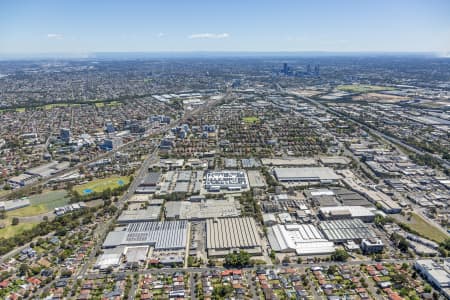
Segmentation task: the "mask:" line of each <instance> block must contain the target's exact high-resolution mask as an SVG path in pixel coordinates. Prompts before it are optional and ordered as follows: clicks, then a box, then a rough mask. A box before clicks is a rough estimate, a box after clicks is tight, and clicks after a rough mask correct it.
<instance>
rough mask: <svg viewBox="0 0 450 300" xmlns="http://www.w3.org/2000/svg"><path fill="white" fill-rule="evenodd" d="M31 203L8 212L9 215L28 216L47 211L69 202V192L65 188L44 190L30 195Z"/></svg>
mask: <svg viewBox="0 0 450 300" xmlns="http://www.w3.org/2000/svg"><path fill="white" fill-rule="evenodd" d="M29 198H30V202H31V205H30V206H27V207H24V208H19V209H16V210H13V211H10V212H8V213H7V216H9V217H28V216H36V215H40V214H44V213H47V212H49V211H52V210H53V209H55V207H59V206H64V205H66V204H68V203H69V198H68V193H67V192H66V191H64V190H59V191H49V192H44V193H42V194H39V195H33V196H30V197H29Z"/></svg>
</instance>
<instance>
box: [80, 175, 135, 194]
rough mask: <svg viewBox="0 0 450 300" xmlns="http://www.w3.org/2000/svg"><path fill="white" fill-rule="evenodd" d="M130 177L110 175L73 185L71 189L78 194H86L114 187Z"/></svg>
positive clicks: (127, 180) (127, 181)
mask: <svg viewBox="0 0 450 300" xmlns="http://www.w3.org/2000/svg"><path fill="white" fill-rule="evenodd" d="M129 182H130V178H129V177H128V176H112V177H108V178H103V179H97V180H93V181H90V182H88V183H85V184H82V185H78V186H75V187H74V188H73V189H74V190H75V191H77V192H78V193H80V195H88V194H90V193H92V192H96V193H101V192H103V191H104V190H106V189H107V188H110V189H115V188H117V187H119V186H121V185H125V184H128V183H129Z"/></svg>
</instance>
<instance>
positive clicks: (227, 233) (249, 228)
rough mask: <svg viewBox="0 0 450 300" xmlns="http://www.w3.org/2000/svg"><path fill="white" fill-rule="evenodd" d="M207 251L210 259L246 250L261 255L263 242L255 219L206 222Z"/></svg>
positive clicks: (227, 219) (245, 218)
mask: <svg viewBox="0 0 450 300" xmlns="http://www.w3.org/2000/svg"><path fill="white" fill-rule="evenodd" d="M206 249H207V251H208V256H210V257H223V256H225V255H227V254H229V253H232V252H239V251H240V250H245V251H246V252H248V253H250V254H251V255H261V253H262V249H261V240H260V237H259V233H258V229H257V227H256V222H255V220H254V219H253V218H249V217H244V218H224V219H209V220H207V221H206Z"/></svg>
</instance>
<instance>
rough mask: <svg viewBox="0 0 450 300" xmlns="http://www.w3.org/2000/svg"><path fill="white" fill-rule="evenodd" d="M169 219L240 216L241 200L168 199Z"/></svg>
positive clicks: (167, 215)
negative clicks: (193, 200)
mask: <svg viewBox="0 0 450 300" xmlns="http://www.w3.org/2000/svg"><path fill="white" fill-rule="evenodd" d="M165 215H166V218H167V219H186V220H204V219H209V218H225V217H238V216H240V215H241V211H240V205H239V201H236V200H234V199H225V200H216V199H209V200H203V201H201V202H190V201H168V202H166V205H165Z"/></svg>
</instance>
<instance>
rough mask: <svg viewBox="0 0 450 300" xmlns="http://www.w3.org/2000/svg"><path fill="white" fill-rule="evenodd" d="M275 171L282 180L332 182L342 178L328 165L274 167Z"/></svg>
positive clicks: (276, 175) (279, 179)
mask: <svg viewBox="0 0 450 300" xmlns="http://www.w3.org/2000/svg"><path fill="white" fill-rule="evenodd" d="M273 172H274V175H275V177H276V178H277V179H278V181H280V182H320V183H332V182H335V181H337V180H339V179H340V178H341V177H340V176H339V175H337V174H336V173H335V172H334V171H333V169H331V168H327V167H304V168H274V169H273Z"/></svg>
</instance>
